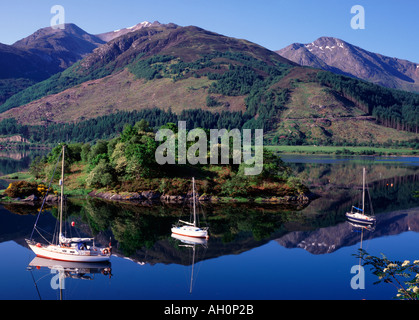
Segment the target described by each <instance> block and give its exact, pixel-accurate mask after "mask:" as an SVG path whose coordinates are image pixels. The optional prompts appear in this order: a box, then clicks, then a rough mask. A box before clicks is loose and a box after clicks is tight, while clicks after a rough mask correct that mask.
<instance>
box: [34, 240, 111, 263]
mask: <svg viewBox="0 0 419 320" xmlns="http://www.w3.org/2000/svg"><path fill="white" fill-rule="evenodd" d="M27 242H28V246H29V248H30V249H31V250H32V251H33V252H34V253H35V254H36V255H37V256H38V257H42V258H47V259H53V260H59V261H73V262H103V261H109V259H110V257H111V254H110V253H107V254H103V253H102V251H101V250H102V249H100V248H98V249H97V251H93V250H77V249H76V248H71V247H61V246H58V245H48V246H43V245H39V244H34V243H31V242H30V241H27Z"/></svg>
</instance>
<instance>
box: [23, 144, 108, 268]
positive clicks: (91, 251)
mask: <svg viewBox="0 0 419 320" xmlns="http://www.w3.org/2000/svg"><path fill="white" fill-rule="evenodd" d="M64 152H65V146H64V145H63V149H62V152H61V157H62V164H61V180H60V185H61V196H60V198H61V199H60V228H59V234H58V237H57V241H56V243H52V242H48V241H47V243H40V242H36V241H35V240H33V239H32V236H31V239H25V240H26V243H27V244H28V246H29V248H30V249H31V250H32V251H33V252H34V253H35V254H36V255H37V256H38V257H43V258H47V259H54V260H60V261H73V262H103V261H109V259H110V257H111V250H112V248H111V246H110V245H109V247H104V248H100V247H96V246H95V243H94V238H66V237H65V236H64V235H63V201H64V199H63V197H64ZM41 210H42V207H41V209H40V210H39V212H41ZM38 217H39V216H38ZM37 221H38V220H37ZM37 221H36V222H35V225H34V230H37V229H36V225H37ZM37 231H38V230H37ZM32 234H33V232H32ZM44 239H45V238H44ZM45 241H46V239H45Z"/></svg>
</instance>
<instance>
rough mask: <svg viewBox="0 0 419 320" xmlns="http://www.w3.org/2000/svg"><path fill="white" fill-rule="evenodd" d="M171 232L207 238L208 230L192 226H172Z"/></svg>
mask: <svg viewBox="0 0 419 320" xmlns="http://www.w3.org/2000/svg"><path fill="white" fill-rule="evenodd" d="M172 233H174V234H176V235H180V236H185V237H192V238H208V230H207V229H201V228H198V227H194V226H180V227H172Z"/></svg>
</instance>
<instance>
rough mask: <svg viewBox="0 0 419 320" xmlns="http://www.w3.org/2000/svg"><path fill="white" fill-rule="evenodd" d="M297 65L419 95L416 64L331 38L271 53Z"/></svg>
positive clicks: (295, 45)
mask: <svg viewBox="0 0 419 320" xmlns="http://www.w3.org/2000/svg"><path fill="white" fill-rule="evenodd" d="M275 52H276V53H278V54H279V55H281V56H283V57H285V58H287V59H290V60H291V61H294V62H296V63H298V64H300V65H303V66H309V67H314V68H319V69H323V70H326V71H330V72H333V73H337V74H343V75H347V76H352V77H355V78H358V79H362V80H366V81H370V82H372V83H375V84H378V85H381V86H384V87H387V88H394V89H400V90H406V91H412V92H419V64H418V63H414V62H410V61H408V60H403V59H398V58H391V57H388V56H385V55H382V54H379V53H374V52H371V51H368V50H365V49H363V48H360V47H358V46H355V45H352V44H350V43H348V42H346V41H344V40H341V39H338V38H334V37H320V38H318V39H317V40H315V41H313V42H311V43H307V44H302V43H293V44H291V45H289V46H287V47H285V48H283V49H280V50H277V51H275Z"/></svg>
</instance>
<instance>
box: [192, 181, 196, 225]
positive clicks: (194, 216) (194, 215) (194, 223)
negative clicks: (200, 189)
mask: <svg viewBox="0 0 419 320" xmlns="http://www.w3.org/2000/svg"><path fill="white" fill-rule="evenodd" d="M192 197H193V226H194V227H196V212H195V178H194V177H192Z"/></svg>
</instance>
